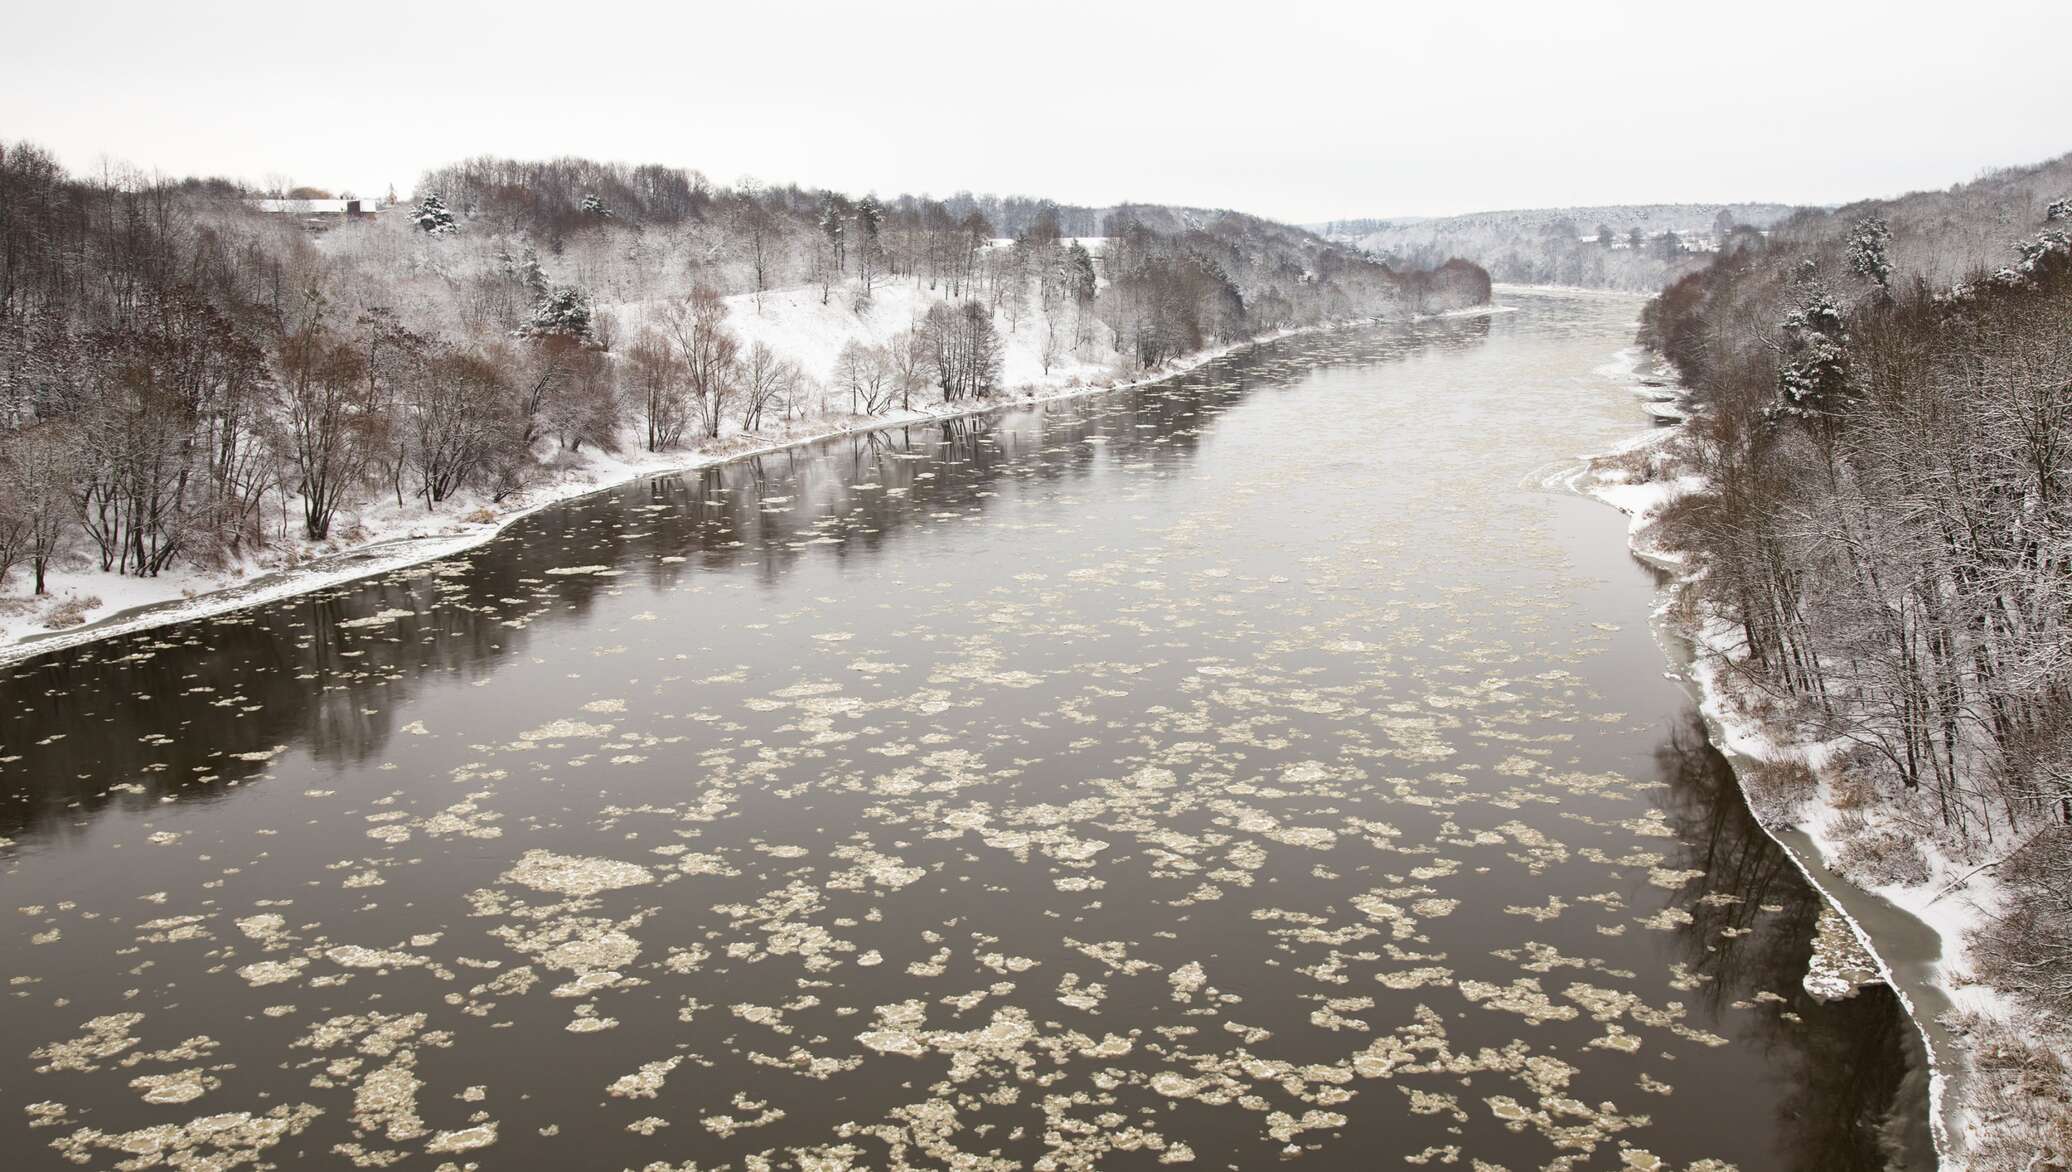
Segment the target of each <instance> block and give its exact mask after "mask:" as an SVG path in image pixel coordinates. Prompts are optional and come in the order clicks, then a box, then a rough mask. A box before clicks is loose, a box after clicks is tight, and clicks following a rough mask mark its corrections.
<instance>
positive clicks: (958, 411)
mask: <svg viewBox="0 0 2072 1172" xmlns="http://www.w3.org/2000/svg"><path fill="white" fill-rule="evenodd" d="M793 294H795V296H794V295H793ZM779 296H792V302H795V303H796V305H795V306H794V307H795V308H798V309H800V311H801V313H802V314H804V315H808V316H815V317H816V320H811V321H804V322H801V323H797V324H796V325H795V326H794V327H791V328H785V327H781V326H774V325H768V324H766V325H761V326H758V327H756V329H755V330H754V331H753V332H756V333H757V334H758V336H760V337H765V338H768V339H769V340H771V341H772V342H773V343H775V344H784V350H783V354H784V356H785V357H787V358H791V359H793V360H795V361H800V362H801V365H802V366H804V367H805V368H806V369H807V370H808V372H809V373H815V372H818V370H819V368H820V366H821V365H822V361H821V360H822V359H823V358H825V359H826V361H827V362H830V363H831V362H832V358H831V357H828V356H830V355H832V354H833V353H834V351H835V350H836V349H839V341H836V342H835V343H834V345H833V346H832V347H830V346H829V345H827V341H828V339H827V338H826V337H825V336H824V335H826V334H828V333H829V331H830V329H831V328H832V327H831V326H830V325H829V324H828V323H827V322H821V321H818V320H817V315H815V314H814V313H813V311H814V310H817V308H818V306H817V305H815V304H814V301H815V300H816V299H811V298H808V297H806V296H805V294H804V292H803V291H792V293H791V294H784V295H777V294H773V295H772V296H771V298H770V300H771V302H772V304H773V306H774V305H775V303H776V302H777V298H778V297H779ZM786 304H791V303H789V302H788V303H786ZM809 306H810V307H811V308H808V307H809ZM1500 308H1501V307H1498V306H1478V307H1475V308H1473V309H1468V310H1461V311H1457V315H1473V314H1480V313H1490V312H1497V311H1499V310H1500ZM739 313H740V308H739V307H737V314H739ZM880 316H884V315H880ZM892 320H893V317H891V316H886V317H885V321H887V322H890V321H892ZM873 322H874V323H875V319H873ZM876 324H883V323H876ZM1369 324H1374V323H1373V322H1371V321H1369V320H1366V319H1361V320H1351V321H1343V322H1333V323H1328V324H1325V325H1320V326H1315V327H1307V328H1304V329H1295V330H1280V331H1275V332H1273V333H1270V334H1263V335H1261V336H1259V337H1257V338H1252V339H1248V340H1246V341H1243V342H1239V343H1234V344H1231V345H1227V346H1219V347H1213V348H1210V349H1207V350H1202V351H1198V352H1196V353H1194V354H1191V355H1188V356H1187V357H1185V358H1183V359H1178V360H1175V361H1172V362H1169V363H1167V364H1166V365H1165V366H1163V367H1161V368H1160V369H1158V370H1155V371H1150V372H1146V373H1143V374H1140V375H1137V376H1135V377H1130V376H1121V375H1116V374H1114V373H1113V371H1112V368H1107V369H1097V368H1092V367H1087V366H1085V365H1084V364H1082V363H1071V364H1059V365H1058V366H1056V367H1055V368H1054V369H1053V370H1052V372H1050V374H1048V375H1045V374H1043V373H1042V372H1041V371H1039V370H1034V369H1031V368H1030V367H1029V366H1028V365H1027V363H1024V362H1018V361H1014V359H1015V355H1016V349H1015V348H1014V347H1013V346H1012V345H1010V346H1009V348H1008V357H1009V359H1010V362H1009V364H1008V371H1009V374H1010V375H1011V376H1017V377H1018V378H1019V380H1020V381H1018V382H1013V383H1011V385H1012V386H1013V387H1014V388H1015V389H1014V390H1013V391H1011V392H1010V393H1007V394H1003V395H997V396H994V397H992V398H989V399H986V400H983V401H980V402H969V401H960V402H957V403H950V404H945V403H943V402H941V401H940V400H939V399H932V400H930V401H929V402H927V403H925V404H923V403H918V402H917V403H916V404H915V406H914V408H913V409H912V410H907V411H897V410H895V411H891V412H888V413H885V414H881V415H868V416H857V415H849V414H846V413H840V412H838V411H830V412H828V413H824V414H814V415H810V416H806V417H801V418H795V419H792V420H790V421H788V422H784V423H778V424H769V425H766V426H765V427H764V429H763V430H762V431H759V432H755V433H745V432H741V431H739V430H737V429H734V428H729V430H728V431H727V432H726V433H725V434H723V435H722V436H721V437H720V438H719V439H717V440H711V441H706V442H704V443H701V444H696V445H686V446H684V447H681V448H676V449H672V450H669V451H663V452H648V451H646V450H644V449H643V448H642V447H641V446H640V444H639V442H638V437H637V436H635V435H634V434H632V432H631V430H630V429H629V431H628V433H627V435H626V436H625V437H624V442H623V443H622V444H621V447H620V450H619V451H618V452H603V451H597V450H590V449H586V450H583V451H579V452H574V453H564V454H563V455H562V456H561V457H560V458H559V459H557V460H554V461H553V462H552V463H551V464H550V465H549V466H548V467H547V468H546V469H544V470H543V472H542V475H541V478H540V479H539V480H537V481H536V482H535V483H533V484H532V485H529V486H528V487H527V488H526V489H524V490H523V491H521V492H518V493H515V494H512V495H511V496H509V497H507V498H506V499H505V500H503V501H501V502H493V501H490V500H488V499H486V498H485V497H482V496H481V495H480V494H474V493H467V494H462V495H461V496H458V497H456V498H454V499H451V500H449V501H446V502H442V504H441V506H440V508H439V509H438V510H437V511H428V510H426V509H425V508H424V507H423V505H422V504H421V503H420V502H419V501H417V500H415V499H412V500H409V501H408V502H406V503H402V504H398V503H397V502H396V501H395V499H394V498H393V497H390V498H388V499H386V500H378V499H377V500H374V501H370V502H366V503H364V504H362V505H361V506H360V507H359V508H357V509H354V510H349V511H342V512H341V514H340V516H339V518H338V520H337V522H336V523H335V524H334V526H333V536H332V538H331V539H330V540H327V541H323V542H310V541H307V540H305V539H302V538H301V537H300V536H299V533H298V530H299V518H297V517H293V516H289V517H286V518H282V519H281V520H280V525H281V533H280V535H279V536H278V538H277V539H276V540H275V542H274V543H273V544H272V545H271V546H270V547H269V548H268V549H267V550H266V551H264V552H263V553H262V554H261V555H259V556H257V557H253V558H248V559H246V560H245V561H244V562H243V563H242V564H239V565H236V566H232V567H229V568H227V569H217V570H198V569H193V568H189V567H185V566H180V567H175V568H174V569H171V570H168V571H167V572H165V573H163V574H161V575H159V576H158V577H155V578H134V577H125V576H122V575H117V574H110V573H104V572H101V571H99V570H98V568H96V567H94V566H91V565H81V564H75V565H74V566H72V567H65V568H55V569H54V570H53V572H52V573H51V575H50V595H49V597H47V598H44V599H35V598H33V597H31V596H30V595H29V579H28V576H27V575H26V574H16V575H15V576H14V577H13V578H12V579H11V580H10V581H9V583H8V584H7V588H6V589H5V591H4V592H0V663H7V662H13V661H16V660H20V659H24V658H27V657H29V656H32V655H40V654H43V653H44V652H47V651H52V650H57V649H60V648H64V647H69V646H74V645H77V644H80V643H85V642H90V641H92V640H95V639H103V638H108V637H110V636H113V635H118V634H124V633H127V632H131V631H137V630H142V629H145V628H148V627H155V626H162V625H165V624H167V623H174V622H180V621H183V620H187V619H192V618H200V617H203V616H207V615H213V614H221V613H225V612H228V611H232V610H237V609H240V608H243V607H247V606H255V605H258V604H261V603H265V602H269V601H273V600H276V599H280V598H285V597H289V596H291V595H295V594H301V593H305V592H308V591H312V590H320V589H324V588H326V587H330V586H335V585H338V584H340V583H344V582H349V581H352V580H354V579H357V578H364V577H370V576H373V575H376V574H382V573H387V572H389V571H391V570H395V569H398V568H401V567H403V566H407V565H412V564H415V563H418V562H423V561H430V560H434V559H437V558H442V557H449V556H451V555H453V554H455V553H458V552H460V551H462V550H466V549H469V548H472V547H474V546H477V545H480V544H482V543H483V542H485V541H488V540H490V539H491V538H493V537H495V536H496V535H497V534H498V533H499V532H501V531H502V530H503V529H504V527H505V526H508V525H510V524H512V523H514V522H516V521H518V520H520V519H522V518H524V517H525V516H527V515H528V514H531V513H534V512H537V511H539V510H540V509H543V508H547V507H549V506H552V505H555V504H559V503H561V502H564V501H567V500H570V499H573V498H575V497H579V496H584V495H587V494H589V493H593V492H601V491H604V490H607V489H610V488H614V487H617V486H619V485H623V484H626V483H628V482H630V481H633V480H637V479H640V478H642V477H647V476H659V475H668V474H673V473H679V472H688V471H696V470H698V469H701V468H706V467H710V466H712V465H715V464H720V463H724V462H726V461H730V460H738V459H742V458H745V457H749V456H754V455H759V454H764V453H768V452H774V451H780V450H782V449H784V448H788V447H793V446H796V445H800V444H807V443H813V442H815V441H819V440H826V439H832V438H836V437H839V436H843V435H850V434H861V433H864V432H869V431H882V430H887V429H891V428H898V427H903V426H911V425H914V424H921V423H930V422H936V421H940V420H944V419H951V418H957V417H962V416H968V415H979V414H984V413H987V412H991V411H998V410H1003V409H1005V408H1009V407H1016V406H1025V405H1028V404H1032V403H1042V402H1047V401H1052V400H1057V399H1063V398H1069V397H1072V396H1077V395H1086V394H1092V393H1096V392H1100V391H1109V390H1121V389H1127V388H1130V387H1137V386H1143V385H1146V384H1148V383H1152V382H1157V381H1160V380H1162V379H1166V378H1171V377H1173V376H1175V375H1178V374H1182V373H1185V372H1187V371H1189V370H1192V369H1195V368H1196V367H1199V366H1202V365H1204V364H1206V363H1209V362H1212V361H1214V360H1216V359H1217V358H1221V357H1223V356H1225V355H1227V354H1231V353H1234V352H1237V351H1239V350H1243V349H1246V348H1249V347H1252V346H1258V345H1263V344H1266V343H1269V342H1273V341H1277V340H1279V339H1281V338H1285V337H1290V336H1292V335H1295V334H1300V333H1310V332H1316V331H1320V330H1335V329H1346V328H1353V327H1357V326H1361V325H1369ZM866 340H869V339H868V338H866ZM823 351H825V354H823V353H822V352H823ZM794 355H795V356H794ZM57 614H64V615H65V617H66V618H67V619H69V620H71V625H66V626H62V627H60V628H58V629H51V627H50V624H51V622H52V621H53V617H54V615H57Z"/></svg>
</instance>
